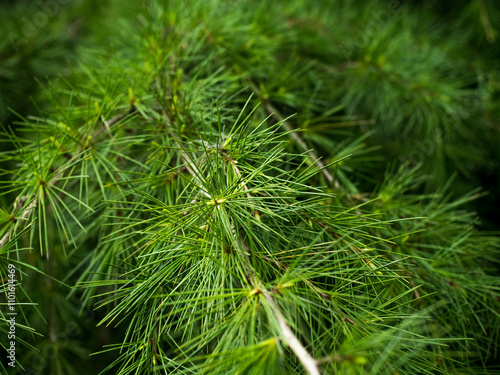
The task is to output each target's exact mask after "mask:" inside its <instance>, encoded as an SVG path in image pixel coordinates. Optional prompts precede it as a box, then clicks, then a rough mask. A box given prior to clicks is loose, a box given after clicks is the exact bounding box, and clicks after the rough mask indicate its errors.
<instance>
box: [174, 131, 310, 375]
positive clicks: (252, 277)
mask: <svg viewBox="0 0 500 375" xmlns="http://www.w3.org/2000/svg"><path fill="white" fill-rule="evenodd" d="M176 143H177V144H178V145H179V146H180V143H179V141H178V140H177V139H176ZM180 156H181V158H182V160H183V162H184V163H185V165H186V168H187V170H188V171H189V173H190V174H191V175H192V176H193V178H194V179H196V180H197V181H196V184H197V186H198V187H199V189H200V191H201V192H202V193H203V194H204V195H206V196H208V197H209V198H211V199H214V198H212V197H211V196H210V194H208V190H207V189H206V188H205V186H203V184H202V182H201V181H199V176H200V172H199V170H198V167H197V166H196V165H195V164H194V163H193V161H192V160H191V159H190V158H189V156H188V155H187V154H186V153H185V152H184V151H183V150H182V149H181V151H180ZM231 166H232V168H233V170H234V171H235V173H236V175H238V177H239V178H241V172H240V170H239V169H238V167H237V166H236V163H234V162H231ZM243 186H244V187H245V186H246V184H245V183H244V182H243ZM247 195H248V196H249V195H250V194H249V193H248V190H247ZM215 204H216V206H217V208H219V207H220V206H219V205H218V202H215ZM232 230H233V233H232V235H233V240H234V243H235V245H236V246H241V248H239V249H238V250H239V251H238V253H239V254H242V255H244V256H245V258H246V259H245V262H244V265H245V270H246V275H245V276H246V279H247V281H248V282H249V283H250V285H252V286H253V287H254V288H255V289H254V290H256V293H260V292H262V293H263V295H264V297H265V298H266V300H267V301H268V303H269V305H270V306H271V310H272V311H273V315H274V317H275V319H276V320H277V322H278V324H279V326H280V329H281V333H282V334H283V338H284V339H285V342H286V343H287V344H288V346H290V348H291V349H292V351H293V352H294V353H295V355H296V356H297V358H298V359H299V360H300V362H301V363H302V365H303V366H304V368H305V369H306V370H307V372H308V373H309V374H310V375H319V374H320V372H319V369H318V364H317V362H316V360H315V359H314V358H313V357H312V356H311V355H310V354H309V352H308V351H307V350H306V349H305V348H304V346H303V345H302V344H301V343H300V341H299V339H298V338H297V336H295V334H294V333H293V331H292V329H291V328H290V326H289V325H288V323H287V322H286V320H285V318H284V317H283V315H282V313H281V311H280V310H279V308H278V306H277V304H276V301H275V300H274V298H273V297H272V296H271V295H270V294H269V293H268V292H267V291H265V290H260V289H259V285H262V283H261V281H260V280H259V279H258V277H257V274H256V273H255V271H254V270H253V269H252V268H251V263H250V261H249V259H248V255H246V254H251V250H250V248H249V247H248V246H247V245H246V244H245V243H244V241H243V239H242V238H241V236H239V234H238V233H237V231H236V229H235V228H234V226H233V227H232Z"/></svg>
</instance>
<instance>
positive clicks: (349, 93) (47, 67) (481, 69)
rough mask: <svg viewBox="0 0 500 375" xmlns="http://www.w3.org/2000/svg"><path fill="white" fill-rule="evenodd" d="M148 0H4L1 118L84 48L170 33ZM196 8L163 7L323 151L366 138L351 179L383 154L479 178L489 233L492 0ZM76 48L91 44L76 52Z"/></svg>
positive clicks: (495, 41) (25, 105) (376, 176)
mask: <svg viewBox="0 0 500 375" xmlns="http://www.w3.org/2000/svg"><path fill="white" fill-rule="evenodd" d="M147 3H148V2H145V1H137V2H134V3H132V4H127V5H125V4H122V5H120V4H119V3H115V2H113V1H80V0H74V1H68V0H65V1H62V0H54V1H46V2H44V1H22V0H21V1H7V2H5V1H4V2H2V3H0V7H1V8H0V21H1V22H0V32H1V34H2V35H4V36H5V38H2V41H1V42H0V43H1V44H0V121H1V122H2V123H4V124H7V123H8V124H13V123H14V122H15V121H14V120H15V118H16V116H15V115H13V114H12V111H15V112H18V113H20V114H28V113H33V111H34V106H33V105H32V99H31V98H32V97H37V95H38V93H39V92H40V89H41V88H43V87H44V86H46V85H47V84H48V82H52V81H53V80H57V79H60V78H61V77H62V78H65V77H68V76H69V75H71V71H72V69H73V68H74V67H75V66H78V64H79V62H80V61H81V60H82V59H85V57H86V56H84V55H87V56H88V55H89V50H92V49H95V48H103V49H104V50H105V49H106V47H105V46H106V45H109V46H110V48H113V47H112V46H116V45H119V44H126V43H131V41H132V40H134V38H136V37H137V35H141V34H143V33H150V34H151V33H152V34H151V35H149V40H150V42H151V36H152V35H156V34H157V33H161V32H163V33H166V31H165V30H163V31H162V30H152V29H148V27H154V26H153V25H145V24H144V22H142V21H141V19H140V17H138V15H140V12H141V9H142V8H143V6H144V5H145V6H146V7H147V6H148V4H147ZM190 3H192V2H189V1H188V2H187V3H186V4H185V6H182V5H177V4H176V2H171V9H173V10H172V13H171V14H170V15H168V17H171V19H169V20H167V22H169V23H172V24H173V23H177V24H179V23H183V24H187V23H190V24H191V25H192V27H196V28H197V29H198V30H199V31H198V32H199V33H200V36H201V34H203V36H204V37H205V40H204V41H202V42H200V41H198V42H199V43H200V44H201V45H200V47H199V48H200V54H201V53H205V52H206V50H207V49H208V50H210V51H211V52H213V51H216V52H217V53H218V54H219V56H220V61H218V63H219V65H220V67H221V68H223V69H225V70H226V71H228V74H229V73H230V74H232V75H233V76H234V78H235V79H237V80H238V82H239V84H240V85H241V86H240V87H247V92H251V91H255V92H257V93H258V95H257V96H255V98H254V99H255V101H256V102H263V103H269V104H271V105H272V107H273V108H274V109H275V110H276V112H280V113H281V114H283V115H285V116H288V115H292V114H297V116H295V118H293V119H292V120H291V122H292V125H293V126H294V127H295V128H300V129H301V130H302V131H303V134H304V136H305V138H306V139H307V141H308V142H309V145H310V146H314V147H315V148H318V149H319V150H320V154H322V155H325V157H326V158H327V160H328V159H330V158H331V159H333V158H335V157H336V156H337V155H335V153H334V154H332V155H330V154H329V151H331V150H335V149H338V148H342V147H339V144H341V143H342V142H343V144H346V143H350V142H353V141H354V140H357V139H359V137H360V136H363V135H366V134H368V136H367V137H364V138H363V140H364V142H363V143H364V145H365V147H368V149H369V150H372V148H373V147H375V148H378V151H371V152H370V156H369V159H370V160H371V161H373V162H375V164H374V165H372V166H370V167H369V168H360V169H358V168H354V171H353V172H354V173H357V174H360V175H361V174H363V176H364V180H360V181H357V182H356V184H363V183H367V184H366V185H364V186H363V189H364V190H370V189H372V188H373V186H376V185H377V184H378V183H380V182H381V180H382V179H383V175H384V170H385V167H384V165H385V164H387V163H388V162H392V161H393V160H397V161H398V162H400V163H401V162H407V161H408V162H410V163H411V164H419V163H422V164H424V171H425V173H428V174H429V175H431V176H432V179H430V180H429V181H428V182H427V184H426V185H425V186H426V187H427V189H428V190H429V191H432V190H433V189H435V188H436V187H438V186H441V185H442V184H443V183H444V182H445V181H447V180H448V179H449V178H450V176H451V175H453V174H454V173H457V174H458V177H457V178H456V179H455V182H454V184H453V188H452V190H453V191H454V192H456V193H457V194H458V195H460V194H463V193H465V192H467V191H470V190H471V189H473V188H475V187H477V186H481V187H482V188H483V189H484V190H485V191H488V192H490V194H489V195H487V196H485V197H483V198H482V199H481V200H478V201H475V202H474V204H473V205H472V206H471V208H472V209H474V210H476V211H478V212H479V213H480V215H481V217H482V219H483V220H482V221H483V225H484V227H485V228H488V229H494V227H495V225H496V224H498V220H497V215H496V212H495V209H494V208H495V207H497V206H498V203H499V202H498V196H499V193H500V191H499V182H500V181H499V180H498V176H499V175H500V173H499V172H500V171H499V170H498V162H497V161H498V160H499V157H500V155H499V152H500V151H499V150H500V148H499V147H498V141H499V135H498V119H499V117H500V116H499V115H500V109H499V106H500V104H499V90H500V74H499V63H500V57H499V53H500V52H499V51H500V48H499V43H500V42H499V40H500V37H499V35H498V34H499V31H498V30H499V23H500V16H499V12H500V10H499V7H498V4H497V3H496V2H495V1H488V0H473V1H458V2H453V5H449V4H448V3H446V2H439V1H429V0H428V1H373V0H372V1H355V0H350V1H342V2H335V1H333V2H332V1H314V2H310V3H308V2H302V1H292V2H287V3H286V4H285V3H284V2H276V3H274V4H268V3H265V2H252V3H250V2H245V1H239V2H238V1H237V2H232V1H230V2H221V3H219V2H216V1H210V2H207V3H206V4H205V6H203V7H198V8H197V9H198V11H194V12H192V10H193V9H195V8H196V7H193V4H190ZM152 4H153V3H151V4H150V5H149V8H150V9H149V12H154V7H153V5H152ZM154 16H155V17H157V18H158V17H160V16H159V15H158V14H157V15H154ZM132 27H134V29H133V30H132V29H131V28H132ZM166 27H168V26H166ZM165 35H166V34H165ZM157 36H158V37H160V36H161V35H157ZM138 43H142V42H138ZM82 46H89V47H90V48H87V49H85V52H83V53H82V52H78V51H81V50H82V48H81V47H82ZM148 47H149V48H155V46H153V45H150V46H148ZM193 63H198V62H193ZM138 68H139V69H142V67H138ZM189 68H190V67H187V69H189ZM36 102H37V104H38V105H39V106H43V103H44V101H43V100H41V99H40V98H37V100H36ZM264 107H266V106H263V108H264ZM9 108H10V109H12V110H9ZM361 164H364V162H361Z"/></svg>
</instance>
